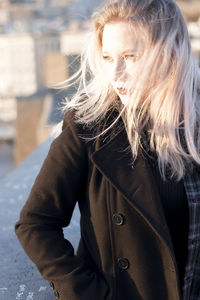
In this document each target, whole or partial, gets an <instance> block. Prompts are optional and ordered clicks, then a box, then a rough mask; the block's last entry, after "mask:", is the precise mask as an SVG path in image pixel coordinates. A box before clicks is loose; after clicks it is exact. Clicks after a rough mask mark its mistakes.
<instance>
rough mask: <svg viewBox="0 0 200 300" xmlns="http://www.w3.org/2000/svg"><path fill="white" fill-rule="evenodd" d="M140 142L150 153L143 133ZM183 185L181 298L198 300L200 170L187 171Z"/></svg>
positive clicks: (199, 288) (199, 287) (199, 299)
mask: <svg viewBox="0 0 200 300" xmlns="http://www.w3.org/2000/svg"><path fill="white" fill-rule="evenodd" d="M141 142H142V145H143V148H144V150H145V151H146V152H147V153H150V148H149V145H148V142H147V139H146V136H145V135H142V140H141ZM184 186H185V191H186V195H187V200H188V207H189V234H188V258H187V263H186V267H185V276H184V284H183V287H182V291H183V300H200V170H198V169H197V168H194V170H193V172H187V174H186V175H185V177H184Z"/></svg>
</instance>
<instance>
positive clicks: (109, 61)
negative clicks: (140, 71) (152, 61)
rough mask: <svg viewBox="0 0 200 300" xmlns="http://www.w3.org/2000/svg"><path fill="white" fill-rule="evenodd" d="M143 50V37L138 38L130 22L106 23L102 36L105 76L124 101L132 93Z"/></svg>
mask: <svg viewBox="0 0 200 300" xmlns="http://www.w3.org/2000/svg"><path fill="white" fill-rule="evenodd" d="M138 35H139V34H138ZM143 51H144V43H143V41H142V38H141V37H140V38H138V36H137V38H136V35H135V33H134V32H133V30H131V27H130V23H128V22H127V21H116V22H112V23H108V24H106V25H105V27H104V30H103V36H102V55H103V59H104V62H105V65H104V67H105V76H107V78H108V80H109V81H110V83H111V85H112V86H113V89H114V90H115V92H116V93H117V94H118V96H119V97H120V98H121V100H122V102H123V100H124V101H126V99H127V98H128V96H129V95H130V94H131V89H133V82H134V79H135V78H134V73H135V72H134V71H135V68H136V65H137V63H138V60H139V58H140V57H141V54H142V53H143Z"/></svg>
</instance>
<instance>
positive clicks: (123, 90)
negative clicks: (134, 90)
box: [117, 88, 127, 95]
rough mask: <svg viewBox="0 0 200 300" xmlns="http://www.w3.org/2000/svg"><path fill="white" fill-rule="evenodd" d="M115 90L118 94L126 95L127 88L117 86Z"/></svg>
mask: <svg viewBox="0 0 200 300" xmlns="http://www.w3.org/2000/svg"><path fill="white" fill-rule="evenodd" d="M117 91H118V93H119V94H120V95H126V94H127V90H126V89H125V88H117Z"/></svg>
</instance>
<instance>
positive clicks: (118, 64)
mask: <svg viewBox="0 0 200 300" xmlns="http://www.w3.org/2000/svg"><path fill="white" fill-rule="evenodd" d="M124 73H125V65H124V62H123V61H122V60H121V59H119V60H117V61H115V62H114V64H113V70H112V80H113V81H118V80H119V79H121V78H122V76H123V75H124Z"/></svg>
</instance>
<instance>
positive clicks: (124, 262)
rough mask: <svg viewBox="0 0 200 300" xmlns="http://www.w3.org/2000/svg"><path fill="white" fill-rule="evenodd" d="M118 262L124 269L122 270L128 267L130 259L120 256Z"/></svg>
mask: <svg viewBox="0 0 200 300" xmlns="http://www.w3.org/2000/svg"><path fill="white" fill-rule="evenodd" d="M117 262H118V266H119V267H120V269H122V270H126V269H128V267H129V261H128V259H127V258H122V257H120V258H118V260H117Z"/></svg>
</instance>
